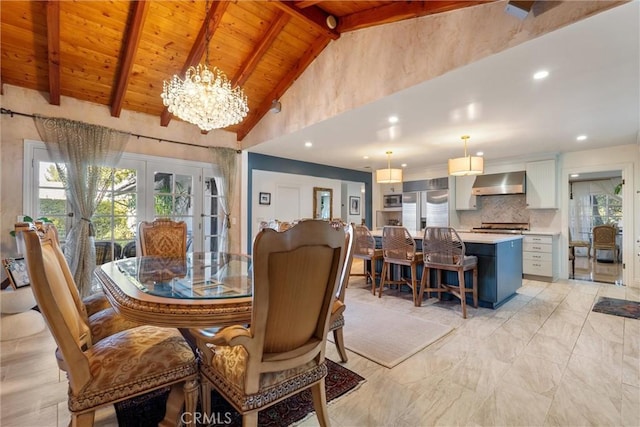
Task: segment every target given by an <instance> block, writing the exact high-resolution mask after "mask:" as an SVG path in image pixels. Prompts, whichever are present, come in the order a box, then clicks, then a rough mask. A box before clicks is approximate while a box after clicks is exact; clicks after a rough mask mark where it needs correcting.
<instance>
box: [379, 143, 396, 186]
mask: <svg viewBox="0 0 640 427" xmlns="http://www.w3.org/2000/svg"><path fill="white" fill-rule="evenodd" d="M391 154H392V152H391V151H387V168H386V169H378V170H376V183H378V184H396V183H398V182H402V169H392V168H391Z"/></svg>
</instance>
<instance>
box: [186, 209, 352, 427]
mask: <svg viewBox="0 0 640 427" xmlns="http://www.w3.org/2000/svg"><path fill="white" fill-rule="evenodd" d="M345 241H346V239H345V232H344V228H342V227H340V228H333V227H332V226H331V224H330V223H329V222H327V221H315V220H312V221H303V222H300V223H299V224H297V225H295V226H294V227H292V228H291V229H289V230H287V231H285V232H276V231H274V230H273V229H270V228H265V229H263V230H262V231H260V232H259V233H258V235H257V236H256V238H255V240H254V243H253V288H254V293H253V313H252V319H251V324H250V326H249V327H244V326H240V325H236V326H230V327H227V328H223V329H221V330H220V331H219V332H218V333H217V334H216V335H214V336H213V337H212V336H211V335H210V334H208V333H207V332H206V331H203V330H192V334H193V335H194V336H195V337H196V341H197V346H198V351H199V354H200V358H201V367H200V372H201V387H202V390H201V399H202V402H203V407H204V408H205V411H206V412H207V413H210V411H211V401H210V396H211V387H213V388H215V389H216V390H217V391H218V392H219V393H220V394H221V395H222V396H223V397H224V398H225V399H226V400H228V401H229V403H231V404H232V405H233V406H234V407H235V408H236V409H237V410H238V411H239V412H240V413H241V414H242V416H243V426H256V425H257V420H258V418H257V417H258V410H260V409H263V408H265V407H267V406H270V405H272V404H274V403H276V402H278V401H280V400H282V399H284V398H285V397H288V396H290V395H293V394H295V393H298V392H299V391H301V390H303V389H305V388H311V391H312V394H313V401H314V408H315V410H316V415H317V416H318V420H319V422H320V425H322V426H325V425H328V424H329V417H328V414H327V402H326V395H325V385H324V377H325V376H326V374H327V367H326V364H325V360H324V357H325V349H326V338H327V333H328V332H329V321H330V313H331V309H332V306H333V303H334V301H335V300H336V292H337V290H338V286H339V282H340V276H341V273H342V272H343V265H344V261H345V254H344V251H345Z"/></svg>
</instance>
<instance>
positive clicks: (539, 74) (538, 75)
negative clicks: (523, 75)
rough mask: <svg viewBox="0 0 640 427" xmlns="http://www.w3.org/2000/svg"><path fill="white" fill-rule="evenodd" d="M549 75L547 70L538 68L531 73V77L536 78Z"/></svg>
mask: <svg viewBox="0 0 640 427" xmlns="http://www.w3.org/2000/svg"><path fill="white" fill-rule="evenodd" d="M547 77H549V72H548V71H547V70H540V71H538V72H537V73H535V74H534V75H533V78H534V79H536V80H542V79H546V78H547Z"/></svg>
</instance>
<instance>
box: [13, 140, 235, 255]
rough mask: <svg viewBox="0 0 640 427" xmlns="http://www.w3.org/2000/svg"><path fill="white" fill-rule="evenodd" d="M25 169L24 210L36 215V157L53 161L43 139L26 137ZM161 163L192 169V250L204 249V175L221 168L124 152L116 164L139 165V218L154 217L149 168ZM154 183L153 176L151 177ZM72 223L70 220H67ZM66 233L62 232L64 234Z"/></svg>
mask: <svg viewBox="0 0 640 427" xmlns="http://www.w3.org/2000/svg"><path fill="white" fill-rule="evenodd" d="M23 159H24V173H23V189H22V190H23V206H22V209H23V213H24V214H25V215H30V216H33V215H37V213H38V208H39V206H38V189H39V186H38V185H39V177H38V176H36V175H37V169H38V168H36V161H38V162H40V161H48V162H52V160H51V158H50V156H49V155H48V152H47V149H46V144H45V143H44V142H41V141H35V140H28V139H25V140H24V157H23ZM151 165H153V167H154V168H157V167H161V168H166V170H174V169H176V168H177V169H184V168H187V169H190V170H192V171H193V176H194V178H195V181H194V190H193V197H194V199H195V200H194V204H195V205H196V206H197V208H196V210H195V211H194V215H193V231H194V234H195V233H196V231H197V233H198V235H199V238H198V239H194V240H193V251H196V252H198V251H201V250H202V248H203V245H204V236H203V233H202V216H201V214H202V206H204V204H203V199H204V197H205V193H204V190H203V187H204V185H203V177H214V178H219V177H220V169H219V168H218V167H216V166H215V165H212V164H211V163H205V162H198V161H191V160H184V159H176V158H168V157H160V156H152V155H146V154H138V153H128V152H124V153H123V154H122V158H121V160H120V161H119V162H118V164H117V165H116V167H117V168H128V169H136V170H138V173H139V174H140V179H139V180H138V182H136V186H137V187H136V197H137V205H136V217H137V218H136V222H137V223H139V222H140V221H145V220H146V221H152V220H153V219H154V218H153V212H154V206H153V185H152V184H150V183H149V179H148V177H149V175H151V176H152V175H153V174H152V173H150V172H149V171H151V170H153V168H152V167H151ZM150 182H151V183H152V182H153V180H151V181H150ZM218 210H219V213H218V215H219V216H223V213H222V211H221V208H220V205H218ZM68 224H69V226H71V223H70V222H69V223H68ZM61 237H63V236H61Z"/></svg>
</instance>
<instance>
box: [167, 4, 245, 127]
mask: <svg viewBox="0 0 640 427" xmlns="http://www.w3.org/2000/svg"><path fill="white" fill-rule="evenodd" d="M205 8H206V10H205V16H207V12H208V10H209V2H208V1H207V2H205ZM205 25H207V24H206V23H205ZM210 40H211V35H210V34H209V27H208V25H207V27H206V43H207V45H206V48H205V49H206V50H205V52H206V57H205V62H204V64H198V66H197V67H193V66H191V67H189V68H188V69H187V72H186V73H185V76H184V80H182V79H181V78H180V77H179V76H178V75H177V74H176V75H174V76H173V77H172V78H171V80H169V81H167V80H165V81H164V83H163V88H162V94H161V95H160V96H161V97H162V103H163V104H164V105H165V106H166V107H167V109H168V110H169V112H170V113H171V114H174V115H175V116H177V117H179V118H181V119H182V120H185V121H187V122H189V123H193V124H194V125H197V126H198V127H199V128H200V129H202V130H204V131H210V130H212V129H222V128H225V127H228V126H231V125H235V124H237V123H240V122H241V121H242V120H243V119H244V118H245V117H247V113H248V112H249V106H248V105H247V97H246V96H245V94H244V92H243V90H242V88H241V87H240V86H236V87H234V88H232V87H231V82H230V81H229V79H228V78H227V76H226V75H225V73H224V72H223V71H222V70H220V69H219V68H218V67H213V69H211V70H210V69H209V66H208V65H209V42H210Z"/></svg>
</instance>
